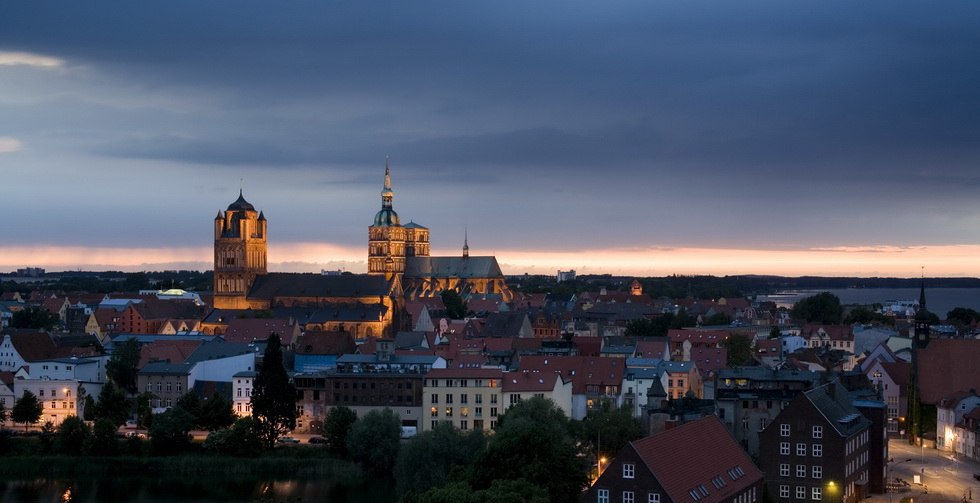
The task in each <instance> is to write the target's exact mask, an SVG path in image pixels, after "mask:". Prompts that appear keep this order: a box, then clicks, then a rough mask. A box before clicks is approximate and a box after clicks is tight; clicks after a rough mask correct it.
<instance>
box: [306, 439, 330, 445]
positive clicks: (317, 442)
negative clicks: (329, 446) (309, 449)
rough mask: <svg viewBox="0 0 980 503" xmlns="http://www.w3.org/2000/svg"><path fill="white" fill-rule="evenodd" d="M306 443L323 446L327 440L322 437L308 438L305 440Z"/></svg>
mask: <svg viewBox="0 0 980 503" xmlns="http://www.w3.org/2000/svg"><path fill="white" fill-rule="evenodd" d="M307 442H309V443H311V444H325V443H327V439H325V438H323V437H310V439H309V440H307Z"/></svg>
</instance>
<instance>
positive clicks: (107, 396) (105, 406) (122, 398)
mask: <svg viewBox="0 0 980 503" xmlns="http://www.w3.org/2000/svg"><path fill="white" fill-rule="evenodd" d="M130 409H131V406H130V403H129V400H127V399H126V393H125V392H123V390H122V389H120V388H117V387H116V386H115V385H114V384H113V383H112V381H111V380H109V381H106V383H105V384H103V385H102V390H101V391H99V400H98V401H97V402H96V403H95V418H96V419H99V418H105V419H108V420H110V421H112V424H115V425H116V426H117V427H118V426H122V425H123V424H124V423H125V422H126V419H127V418H129V412H130Z"/></svg>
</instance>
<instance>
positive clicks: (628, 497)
mask: <svg viewBox="0 0 980 503" xmlns="http://www.w3.org/2000/svg"><path fill="white" fill-rule="evenodd" d="M623 503H633V491H623Z"/></svg>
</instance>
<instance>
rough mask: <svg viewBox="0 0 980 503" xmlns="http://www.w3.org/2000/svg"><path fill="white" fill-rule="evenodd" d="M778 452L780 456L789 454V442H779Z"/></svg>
mask: <svg viewBox="0 0 980 503" xmlns="http://www.w3.org/2000/svg"><path fill="white" fill-rule="evenodd" d="M779 454H780V455H782V456H789V442H780V443H779Z"/></svg>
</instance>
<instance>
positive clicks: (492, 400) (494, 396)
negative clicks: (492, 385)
mask: <svg viewBox="0 0 980 503" xmlns="http://www.w3.org/2000/svg"><path fill="white" fill-rule="evenodd" d="M490 403H497V395H490Z"/></svg>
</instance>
